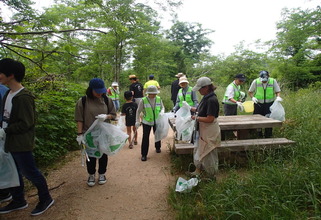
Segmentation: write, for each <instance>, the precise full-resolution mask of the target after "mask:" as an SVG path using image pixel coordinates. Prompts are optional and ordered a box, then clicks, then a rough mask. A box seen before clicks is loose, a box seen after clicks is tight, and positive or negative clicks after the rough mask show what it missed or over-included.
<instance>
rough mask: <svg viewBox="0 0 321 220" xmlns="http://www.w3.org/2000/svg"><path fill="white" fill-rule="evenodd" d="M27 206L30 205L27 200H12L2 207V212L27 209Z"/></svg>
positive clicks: (0, 212)
mask: <svg viewBox="0 0 321 220" xmlns="http://www.w3.org/2000/svg"><path fill="white" fill-rule="evenodd" d="M27 207H28V203H27V202H26V201H24V202H16V201H11V202H10V203H9V204H8V205H6V206H4V207H1V208H0V214H5V213H9V212H12V211H16V210H20V209H25V208H27Z"/></svg>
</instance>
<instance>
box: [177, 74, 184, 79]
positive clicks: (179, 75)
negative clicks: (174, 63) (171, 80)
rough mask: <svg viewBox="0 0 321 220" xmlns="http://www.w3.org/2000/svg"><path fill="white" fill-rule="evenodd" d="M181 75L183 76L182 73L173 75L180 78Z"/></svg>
mask: <svg viewBox="0 0 321 220" xmlns="http://www.w3.org/2000/svg"><path fill="white" fill-rule="evenodd" d="M182 76H184V73H177V74H176V75H175V77H177V78H180V77H182Z"/></svg>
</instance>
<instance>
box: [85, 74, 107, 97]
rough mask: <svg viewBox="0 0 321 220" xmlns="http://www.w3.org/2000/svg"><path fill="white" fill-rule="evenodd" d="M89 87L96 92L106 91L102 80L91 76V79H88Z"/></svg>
mask: <svg viewBox="0 0 321 220" xmlns="http://www.w3.org/2000/svg"><path fill="white" fill-rule="evenodd" d="M89 87H90V88H92V89H93V90H94V91H95V92H96V93H98V94H101V93H106V92H107V89H106V87H105V83H104V81H103V80H102V79H99V78H93V79H92V80H90V82H89Z"/></svg>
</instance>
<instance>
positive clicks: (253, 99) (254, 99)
mask: <svg viewBox="0 0 321 220" xmlns="http://www.w3.org/2000/svg"><path fill="white" fill-rule="evenodd" d="M252 101H253V102H254V103H255V104H257V103H258V102H259V100H257V98H255V97H254V96H253V97H252Z"/></svg>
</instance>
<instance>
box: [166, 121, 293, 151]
mask: <svg viewBox="0 0 321 220" xmlns="http://www.w3.org/2000/svg"><path fill="white" fill-rule="evenodd" d="M218 123H219V126H220V128H221V133H222V143H221V147H220V149H219V151H225V150H229V151H242V150H250V149H268V147H269V146H270V147H280V146H281V145H289V144H293V143H295V142H294V141H291V140H288V139H286V138H265V139H250V131H251V130H255V132H256V129H259V128H274V127H281V126H282V122H281V121H278V120H275V119H272V118H267V117H264V116H262V115H233V116H219V117H218ZM169 124H170V126H171V127H172V129H173V130H174V132H175V133H176V126H175V118H171V119H169ZM228 131H234V132H235V131H236V134H237V135H236V140H235V139H233V140H228V139H226V138H225V133H226V132H228ZM234 138H235V136H234ZM174 145H175V146H174V148H175V152H176V153H179V154H185V153H191V152H192V151H193V145H192V144H188V143H176V144H174Z"/></svg>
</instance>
